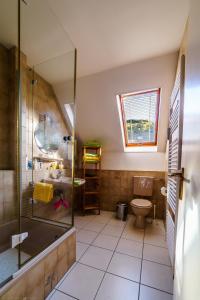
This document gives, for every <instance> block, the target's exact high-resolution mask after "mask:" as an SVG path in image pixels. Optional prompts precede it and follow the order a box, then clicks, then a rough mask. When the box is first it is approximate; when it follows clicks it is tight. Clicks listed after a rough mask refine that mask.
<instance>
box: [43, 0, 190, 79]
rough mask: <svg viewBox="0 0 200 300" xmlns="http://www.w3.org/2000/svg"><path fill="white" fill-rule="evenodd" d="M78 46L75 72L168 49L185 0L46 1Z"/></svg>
mask: <svg viewBox="0 0 200 300" xmlns="http://www.w3.org/2000/svg"><path fill="white" fill-rule="evenodd" d="M46 1H47V2H48V4H49V5H50V7H51V9H52V11H53V12H54V13H55V15H56V16H57V18H58V21H59V22H60V24H61V25H62V26H63V28H64V29H65V30H66V32H68V34H69V36H70V37H71V40H72V41H73V43H74V45H75V46H76V48H77V49H78V76H79V77H82V76H85V75H89V74H93V73H97V72H100V71H103V70H106V69H111V68H114V67H117V66H120V65H124V64H128V63H130V62H133V61H138V60H142V59H146V58H149V57H155V56H158V55H162V54H165V53H169V52H173V51H175V50H177V49H178V48H179V46H180V41H181V38H182V35H183V31H184V26H185V23H186V20H187V17H188V12H189V0H56V1H55V0H46Z"/></svg>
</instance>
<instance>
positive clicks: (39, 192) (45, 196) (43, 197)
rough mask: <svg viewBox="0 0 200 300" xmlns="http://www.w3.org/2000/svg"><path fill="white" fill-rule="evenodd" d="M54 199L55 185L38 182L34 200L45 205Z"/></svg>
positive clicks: (35, 187)
mask: <svg viewBox="0 0 200 300" xmlns="http://www.w3.org/2000/svg"><path fill="white" fill-rule="evenodd" d="M52 198H53V185H52V184H49V183H44V182H38V183H36V184H35V186H34V192H33V199H34V200H37V201H41V202H44V203H49V202H50V201H51V200H52Z"/></svg>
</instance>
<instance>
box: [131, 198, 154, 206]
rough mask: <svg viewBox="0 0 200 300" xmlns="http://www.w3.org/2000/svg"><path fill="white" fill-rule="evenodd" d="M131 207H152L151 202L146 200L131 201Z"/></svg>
mask: <svg viewBox="0 0 200 300" xmlns="http://www.w3.org/2000/svg"><path fill="white" fill-rule="evenodd" d="M131 206H135V207H152V203H151V201H149V200H147V199H133V200H132V201H131Z"/></svg>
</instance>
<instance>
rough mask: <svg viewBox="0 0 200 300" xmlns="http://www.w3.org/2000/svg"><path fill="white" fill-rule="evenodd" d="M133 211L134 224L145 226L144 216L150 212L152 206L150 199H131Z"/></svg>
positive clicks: (140, 226)
mask: <svg viewBox="0 0 200 300" xmlns="http://www.w3.org/2000/svg"><path fill="white" fill-rule="evenodd" d="M130 205H131V208H132V211H133V213H134V214H135V216H136V221H135V226H136V227H138V228H144V227H145V217H146V216H147V215H148V214H149V213H150V210H151V208H152V203H151V201H149V200H147V199H133V200H132V201H131V202H130Z"/></svg>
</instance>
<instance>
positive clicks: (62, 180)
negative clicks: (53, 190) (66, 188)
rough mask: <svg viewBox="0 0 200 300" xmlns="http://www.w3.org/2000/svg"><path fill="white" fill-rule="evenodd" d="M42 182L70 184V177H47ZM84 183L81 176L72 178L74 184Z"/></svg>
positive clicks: (77, 185) (76, 185)
mask: <svg viewBox="0 0 200 300" xmlns="http://www.w3.org/2000/svg"><path fill="white" fill-rule="evenodd" d="M44 182H46V183H51V184H53V185H55V184H56V185H72V178H71V177H61V178H55V179H54V178H48V179H45V180H44ZM83 184H85V179H82V178H74V186H75V187H79V186H81V185H83Z"/></svg>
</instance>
